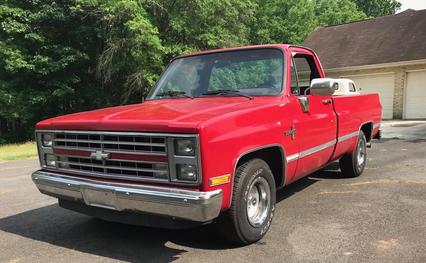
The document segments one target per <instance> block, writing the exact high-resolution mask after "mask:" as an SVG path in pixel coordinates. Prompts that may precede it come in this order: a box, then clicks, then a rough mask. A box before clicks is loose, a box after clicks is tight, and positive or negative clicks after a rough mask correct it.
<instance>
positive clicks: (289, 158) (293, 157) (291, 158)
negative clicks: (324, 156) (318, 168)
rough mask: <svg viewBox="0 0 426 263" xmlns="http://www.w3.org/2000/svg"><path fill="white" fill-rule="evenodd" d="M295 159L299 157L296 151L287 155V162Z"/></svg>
mask: <svg viewBox="0 0 426 263" xmlns="http://www.w3.org/2000/svg"><path fill="white" fill-rule="evenodd" d="M297 159H299V154H298V153H295V154H292V155H290V156H288V157H287V163H289V162H292V161H295V160H297Z"/></svg>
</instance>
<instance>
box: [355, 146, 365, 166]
mask: <svg viewBox="0 0 426 263" xmlns="http://www.w3.org/2000/svg"><path fill="white" fill-rule="evenodd" d="M365 158H366V148H365V141H364V140H359V142H358V154H357V163H358V168H362V166H363V165H364V163H365Z"/></svg>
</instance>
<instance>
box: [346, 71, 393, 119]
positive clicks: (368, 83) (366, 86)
mask: <svg viewBox="0 0 426 263" xmlns="http://www.w3.org/2000/svg"><path fill="white" fill-rule="evenodd" d="M344 78H349V79H352V80H353V81H354V82H355V85H356V86H357V87H358V88H361V93H379V97H380V103H381V104H382V107H383V113H382V118H383V119H392V116H393V90H394V85H395V84H394V83H395V74H394V73H387V74H377V75H356V76H345V77H344Z"/></svg>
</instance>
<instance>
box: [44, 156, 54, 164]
mask: <svg viewBox="0 0 426 263" xmlns="http://www.w3.org/2000/svg"><path fill="white" fill-rule="evenodd" d="M44 160H45V162H46V166H48V167H56V157H55V155H53V154H45V155H44Z"/></svg>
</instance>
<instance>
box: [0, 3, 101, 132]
mask: <svg viewBox="0 0 426 263" xmlns="http://www.w3.org/2000/svg"><path fill="white" fill-rule="evenodd" d="M72 8H73V1H69V0H62V1H30V0H26V1H23V0H9V1H3V2H2V4H0V21H1V22H0V103H1V107H0V132H3V133H5V132H6V135H2V137H3V138H6V139H8V140H12V141H13V140H18V139H22V138H28V137H31V136H32V135H33V131H32V129H29V128H28V127H31V126H32V125H33V124H34V122H36V121H37V120H40V119H43V118H46V117H48V116H55V115H60V114H64V113H66V112H70V111H72V110H73V109H85V108H88V106H86V105H90V106H89V107H94V106H95V105H96V104H97V103H96V102H97V100H96V99H93V98H97V96H93V95H94V94H95V92H96V91H95V89H94V87H95V86H97V85H96V84H97V83H96V81H95V80H94V79H93V76H92V74H91V70H93V69H94V68H95V65H96V59H95V56H96V54H97V53H98V50H99V49H100V43H101V38H100V35H99V32H98V30H97V24H98V21H96V20H93V19H90V18H86V19H85V18H84V17H82V16H79V15H78V14H75V13H74V12H73V9H72ZM82 83H84V84H83V85H82ZM97 93H98V94H99V92H97ZM88 101H90V103H88ZM3 140H4V139H3Z"/></svg>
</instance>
